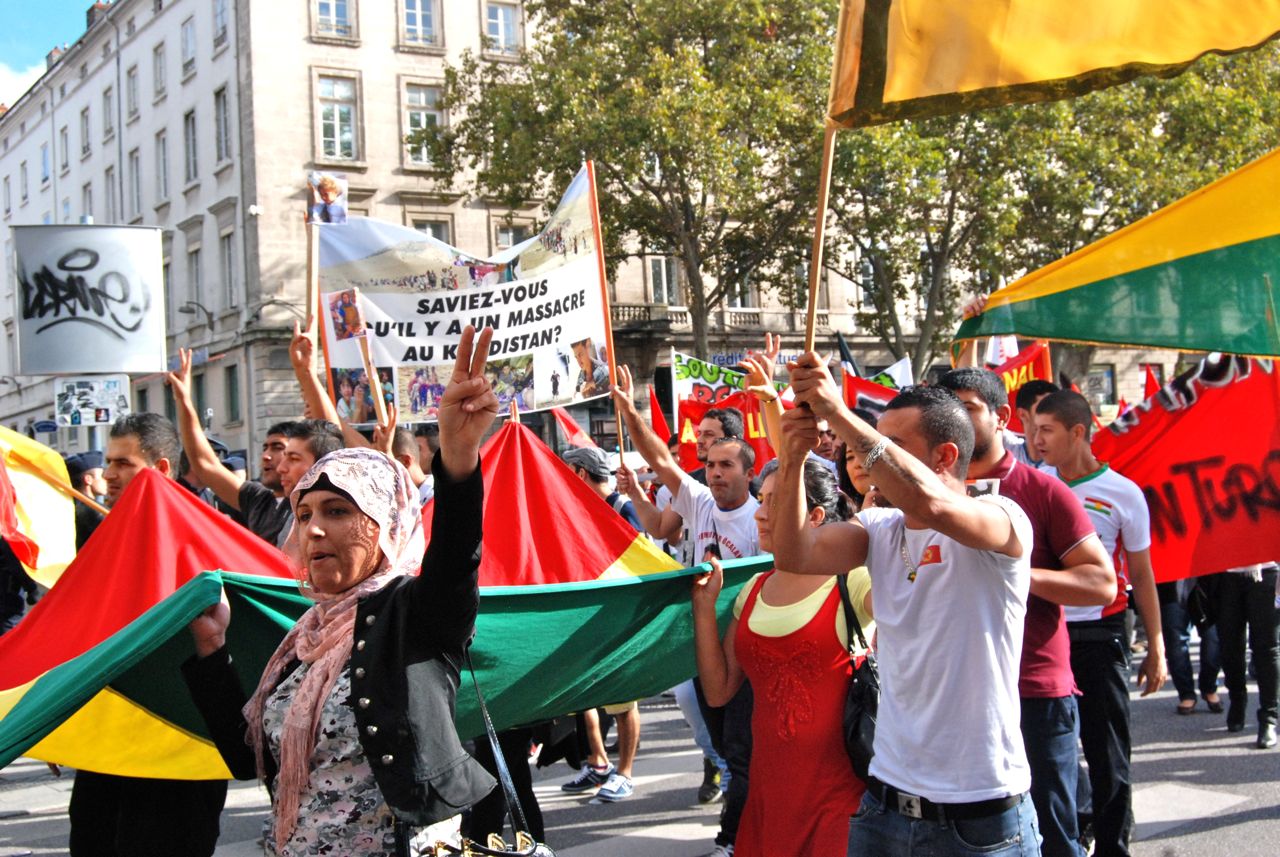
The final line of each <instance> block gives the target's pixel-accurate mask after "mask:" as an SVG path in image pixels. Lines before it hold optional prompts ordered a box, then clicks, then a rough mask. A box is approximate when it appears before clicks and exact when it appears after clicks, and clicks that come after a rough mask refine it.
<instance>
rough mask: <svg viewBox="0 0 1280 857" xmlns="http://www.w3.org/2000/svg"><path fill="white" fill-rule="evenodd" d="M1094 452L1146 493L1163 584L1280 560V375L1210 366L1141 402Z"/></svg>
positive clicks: (1230, 363)
mask: <svg viewBox="0 0 1280 857" xmlns="http://www.w3.org/2000/svg"><path fill="white" fill-rule="evenodd" d="M1093 452H1094V455H1096V456H1097V457H1098V458H1099V460H1101V461H1106V462H1108V463H1109V464H1110V465H1111V466H1112V467H1113V468H1114V469H1115V470H1116V472H1118V473H1120V474H1122V475H1124V476H1127V477H1129V478H1130V479H1132V480H1133V481H1134V482H1136V483H1138V485H1140V486H1141V487H1142V492H1143V494H1145V495H1146V498H1147V508H1148V511H1149V513H1150V515H1151V539H1152V543H1151V560H1152V564H1153V565H1154V566H1155V572H1156V580H1158V581H1167V580H1177V579H1179V578H1183V577H1190V576H1193V575H1198V574H1210V573H1212V572H1215V571H1222V570H1223V569H1227V568H1235V567H1237V566H1242V565H1252V564H1253V563H1256V562H1270V561H1272V560H1274V559H1276V558H1277V557H1280V372H1278V371H1277V367H1276V365H1275V364H1274V363H1273V362H1272V361H1269V360H1268V361H1260V360H1251V359H1248V358H1245V357H1230V356H1221V357H1218V358H1217V359H1215V360H1213V361H1210V360H1209V359H1207V358H1206V359H1205V360H1203V361H1201V362H1200V365H1199V366H1197V367H1196V368H1195V369H1193V370H1191V371H1189V372H1187V373H1184V374H1183V375H1181V376H1179V377H1178V378H1177V379H1175V380H1174V381H1172V382H1171V383H1170V384H1169V385H1167V386H1166V387H1165V388H1164V389H1162V390H1161V391H1160V393H1159V394H1157V395H1156V397H1155V398H1154V399H1148V400H1147V401H1145V402H1143V403H1142V404H1140V405H1135V406H1134V407H1133V408H1131V409H1130V410H1129V412H1128V413H1127V414H1124V415H1122V416H1120V417H1119V418H1117V419H1116V421H1115V422H1113V423H1112V424H1111V425H1110V426H1109V427H1108V428H1107V430H1105V431H1102V432H1100V433H1099V434H1098V436H1097V437H1096V438H1095V439H1094V441H1093Z"/></svg>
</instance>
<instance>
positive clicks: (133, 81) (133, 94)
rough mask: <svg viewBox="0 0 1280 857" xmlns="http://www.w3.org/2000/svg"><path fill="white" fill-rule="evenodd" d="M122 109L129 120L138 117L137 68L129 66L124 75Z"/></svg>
mask: <svg viewBox="0 0 1280 857" xmlns="http://www.w3.org/2000/svg"><path fill="white" fill-rule="evenodd" d="M124 109H125V111H126V112H127V113H128V114H129V118H130V119H132V118H133V117H135V116H137V115H138V67H137V66H136V65H135V66H130V67H129V70H128V71H127V72H125V74H124Z"/></svg>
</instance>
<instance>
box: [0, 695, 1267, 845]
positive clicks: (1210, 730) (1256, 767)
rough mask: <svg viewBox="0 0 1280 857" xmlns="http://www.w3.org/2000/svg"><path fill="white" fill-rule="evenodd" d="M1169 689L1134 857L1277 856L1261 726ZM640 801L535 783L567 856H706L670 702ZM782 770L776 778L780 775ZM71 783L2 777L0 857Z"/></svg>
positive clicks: (560, 775)
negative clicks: (592, 798) (1239, 726)
mask: <svg viewBox="0 0 1280 857" xmlns="http://www.w3.org/2000/svg"><path fill="white" fill-rule="evenodd" d="M1175 702H1176V696H1175V695H1174V694H1173V693H1172V692H1171V691H1168V690H1166V691H1163V692H1162V693H1160V694H1159V695H1157V696H1155V697H1152V698H1149V699H1144V700H1138V699H1136V698H1135V699H1134V732H1135V744H1136V751H1135V754H1134V768H1135V781H1136V783H1137V786H1136V792H1135V799H1134V803H1135V814H1136V816H1137V819H1138V829H1137V837H1136V842H1135V845H1134V849H1133V852H1134V855H1135V857H1201V855H1216V854H1232V855H1233V857H1251V856H1252V855H1267V857H1272V856H1273V855H1274V854H1276V853H1277V851H1278V850H1280V752H1277V751H1275V750H1272V751H1259V750H1255V749H1253V738H1254V735H1253V726H1252V724H1250V728H1249V730H1247V731H1246V732H1244V733H1242V734H1238V735H1229V734H1228V733H1227V732H1226V729H1225V725H1224V718H1223V716H1222V715H1211V714H1208V713H1207V712H1206V711H1205V709H1204V706H1203V703H1202V704H1201V705H1200V708H1199V713H1197V714H1196V715H1195V716H1193V717H1178V716H1176V715H1175V714H1174V713H1173V708H1174V704H1175ZM641 742H642V743H641V750H640V759H639V761H638V763H637V765H636V774H637V776H636V785H637V788H636V794H635V796H634V797H633V798H632V799H631V800H628V801H626V802H623V803H620V804H613V805H608V804H606V805H592V804H590V803H589V798H588V797H586V796H584V797H569V796H565V795H562V794H561V793H560V790H559V783H560V782H562V781H564V780H565V779H568V778H569V776H570V775H571V773H572V772H570V771H569V770H568V768H566V767H565V766H564V765H563V764H560V765H556V766H554V767H552V768H551V769H550V770H543V771H539V772H538V773H537V775H536V776H537V777H538V786H537V791H538V796H539V799H540V801H541V803H542V808H543V812H544V813H545V815H546V821H547V828H548V831H549V833H548V837H547V838H548V839H549V840H550V842H551V844H552V845H554V846H555V847H556V849H557V851H558V853H559V854H560V855H562V857H587V855H613V856H614V857H632V855H636V857H639V855H654V854H661V855H663V857H695V855H701V854H704V853H706V851H708V850H709V849H710V844H711V839H712V837H713V836H714V835H715V830H716V826H717V814H718V806H717V807H704V806H699V805H698V803H697V800H696V798H695V797H694V792H695V790H696V789H697V786H698V783H699V782H700V779H701V774H700V772H701V764H700V760H699V756H698V752H697V750H696V749H695V748H694V747H693V744H692V741H691V740H690V738H689V730H688V728H687V727H686V726H685V725H684V722H683V721H682V720H681V719H680V714H679V711H678V710H677V709H676V707H675V705H674V703H673V701H672V700H670V699H667V698H655V699H651V700H649V701H648V702H647V703H646V704H645V706H644V730H643V734H642V739H641ZM783 773H784V772H778V774H779V775H782V774H783ZM70 785H71V784H70V776H69V775H65V776H63V777H62V778H61V779H55V778H54V777H52V776H51V775H50V774H49V773H48V770H47V769H46V767H45V766H44V764H43V763H39V762H34V761H31V760H27V759H23V760H20V761H18V762H15V763H14V764H13V765H10V766H9V767H8V768H7V769H5V770H4V771H3V772H0V857H12V855H19V854H31V855H42V857H43V855H65V854H66V853H67V851H66V841H67V815H66V806H67V795H68V792H69V790H70ZM265 807H266V793H265V791H264V790H263V789H261V788H260V787H258V786H256V785H254V784H250V783H237V784H234V785H233V787H232V790H231V792H230V794H229V796H228V799H227V809H226V811H225V813H224V815H223V835H222V844H221V845H220V846H219V848H218V850H217V854H218V857H250V855H260V854H261V853H262V852H261V849H260V848H259V847H258V845H257V843H256V838H257V835H258V831H259V829H260V827H261V822H262V817H263V813H264V811H265Z"/></svg>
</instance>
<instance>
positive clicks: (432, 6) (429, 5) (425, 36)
mask: <svg viewBox="0 0 1280 857" xmlns="http://www.w3.org/2000/svg"><path fill="white" fill-rule="evenodd" d="M403 3H404V42H405V44H408V45H420V46H424V47H425V46H436V45H439V44H440V4H439V0H403Z"/></svg>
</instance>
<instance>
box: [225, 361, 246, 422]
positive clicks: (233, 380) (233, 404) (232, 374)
mask: <svg viewBox="0 0 1280 857" xmlns="http://www.w3.org/2000/svg"><path fill="white" fill-rule="evenodd" d="M222 395H223V399H224V402H223V406H224V407H225V409H226V412H227V422H229V423H238V422H240V419H241V417H240V367H239V366H228V367H226V368H225V369H223V370H222Z"/></svg>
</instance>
